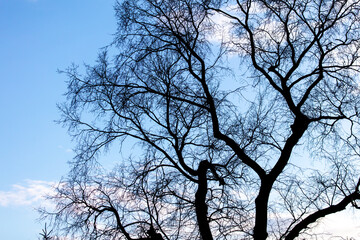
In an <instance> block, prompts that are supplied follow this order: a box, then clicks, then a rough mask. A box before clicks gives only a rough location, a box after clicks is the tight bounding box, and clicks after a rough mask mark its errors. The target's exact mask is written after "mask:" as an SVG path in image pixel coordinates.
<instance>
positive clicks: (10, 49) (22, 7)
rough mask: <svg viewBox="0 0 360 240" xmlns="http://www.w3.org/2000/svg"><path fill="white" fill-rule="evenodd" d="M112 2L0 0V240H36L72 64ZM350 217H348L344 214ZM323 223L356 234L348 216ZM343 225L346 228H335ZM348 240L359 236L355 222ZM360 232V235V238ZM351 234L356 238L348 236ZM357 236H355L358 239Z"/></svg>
mask: <svg viewBox="0 0 360 240" xmlns="http://www.w3.org/2000/svg"><path fill="white" fill-rule="evenodd" d="M113 4H114V1H113V0H0V81H1V85H0V86H1V87H0V91H1V94H0V111H1V112H0V114H1V116H0V161H1V168H0V238H1V239H9V240H27V239H29V240H30V239H31V240H33V239H37V237H39V235H38V233H39V232H40V231H41V228H42V224H40V223H37V222H36V218H37V217H38V215H37V213H36V211H34V208H36V207H38V206H39V205H40V204H41V203H43V201H42V198H41V195H42V194H43V193H46V192H47V191H48V190H49V184H51V183H54V182H56V181H58V180H59V179H60V178H61V176H63V175H65V174H66V172H67V170H68V168H67V161H69V160H71V158H72V157H73V152H72V151H71V148H73V146H74V143H72V142H71V141H70V137H69V136H68V134H67V132H66V129H64V128H62V127H61V126H60V125H57V124H56V123H55V122H54V120H56V119H58V118H59V112H58V110H57V108H56V104H57V103H59V102H61V101H63V100H64V99H63V96H62V94H63V93H64V92H65V91H66V84H65V80H66V76H64V75H60V74H58V73H57V69H65V68H66V67H67V66H69V65H71V63H77V64H80V65H81V64H82V63H85V62H86V63H92V62H93V61H94V60H95V59H96V55H97V52H98V50H99V49H100V48H101V47H103V46H105V45H107V44H108V43H110V42H111V40H112V34H113V33H114V32H115V29H116V21H115V18H114V11H113ZM346 214H349V213H346ZM346 214H343V215H334V216H333V217H332V218H331V219H329V220H328V222H326V224H323V226H325V227H327V228H328V229H329V228H331V229H336V228H338V230H339V232H347V233H349V232H351V231H352V230H354V226H355V225H354V222H356V221H357V220H359V217H358V218H357V219H355V220H354V221H353V223H352V225H351V223H350V222H349V221H350V220H349V217H348V215H346ZM339 222H340V223H344V225H342V224H339ZM355 227H356V229H355V231H356V232H355V233H354V234H358V233H359V232H360V226H359V225H358V224H357V225H356V226H355ZM359 234H360V233H359ZM354 236H355V235H354ZM356 236H358V237H360V235H356Z"/></svg>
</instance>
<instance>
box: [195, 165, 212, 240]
mask: <svg viewBox="0 0 360 240" xmlns="http://www.w3.org/2000/svg"><path fill="white" fill-rule="evenodd" d="M208 169H209V162H208V161H202V162H201V163H200V165H199V168H198V180H199V183H198V189H197V191H196V194H195V209H196V218H197V222H198V225H199V231H200V235H201V239H202V240H213V237H212V234H211V230H210V225H209V220H208V218H207V213H208V212H207V210H208V207H207V205H206V193H207V179H206V173H207V170H208Z"/></svg>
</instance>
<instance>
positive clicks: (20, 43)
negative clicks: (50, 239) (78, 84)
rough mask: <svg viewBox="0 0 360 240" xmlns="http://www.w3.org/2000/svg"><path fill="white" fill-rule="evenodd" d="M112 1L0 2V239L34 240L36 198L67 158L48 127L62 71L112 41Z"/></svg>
mask: <svg viewBox="0 0 360 240" xmlns="http://www.w3.org/2000/svg"><path fill="white" fill-rule="evenodd" d="M113 4H114V1H113V0H0V81H1V85H0V86H1V87H0V91H1V94H0V111H1V112H0V114H1V116H0V161H1V168H0V238H1V239H9V240H26V239H37V237H38V236H39V235H38V232H39V231H40V230H41V225H40V224H38V223H36V221H35V219H36V218H37V213H36V212H35V211H33V208H34V207H36V206H38V204H39V202H40V201H39V193H41V192H44V191H46V190H47V184H48V183H49V182H55V181H58V180H59V179H60V177H61V176H62V175H64V174H66V172H67V161H68V160H71V158H72V156H73V153H72V151H71V148H72V147H73V145H74V144H73V143H72V142H71V141H70V137H69V136H68V134H67V132H66V129H64V128H62V127H61V126H60V125H58V124H56V123H54V120H56V119H58V118H59V112H58V110H57V108H56V104H57V103H59V102H61V101H62V100H63V95H62V94H63V93H64V92H65V90H66V85H65V80H66V77H65V76H64V75H61V74H58V73H57V69H65V68H66V67H67V66H69V65H70V64H71V63H73V62H74V63H78V64H80V65H81V64H82V63H84V62H86V63H91V62H93V61H94V60H95V58H96V55H97V52H98V49H99V48H101V47H103V46H105V45H106V44H108V43H109V42H110V41H111V40H112V34H113V33H114V32H115V28H116V25H115V24H116V21H115V17H114V11H113Z"/></svg>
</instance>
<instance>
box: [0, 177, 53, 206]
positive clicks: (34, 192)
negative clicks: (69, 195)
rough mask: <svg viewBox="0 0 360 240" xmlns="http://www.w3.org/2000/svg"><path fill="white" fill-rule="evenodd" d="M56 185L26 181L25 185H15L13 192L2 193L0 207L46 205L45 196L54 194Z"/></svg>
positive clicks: (0, 193)
mask: <svg viewBox="0 0 360 240" xmlns="http://www.w3.org/2000/svg"><path fill="white" fill-rule="evenodd" d="M54 184H55V183H54V182H46V181H39V180H25V182H24V183H23V184H14V185H12V188H11V190H9V191H0V207H8V206H35V205H36V206H37V205H39V204H40V203H41V204H44V202H43V201H44V199H45V198H44V196H45V195H48V194H50V193H52V192H53V188H52V186H53V185H54Z"/></svg>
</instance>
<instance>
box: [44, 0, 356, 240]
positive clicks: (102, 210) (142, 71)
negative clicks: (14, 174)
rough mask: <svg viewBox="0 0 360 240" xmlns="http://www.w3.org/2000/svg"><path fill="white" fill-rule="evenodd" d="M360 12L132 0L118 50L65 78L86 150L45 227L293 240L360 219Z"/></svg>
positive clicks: (257, 2) (259, 0)
mask: <svg viewBox="0 0 360 240" xmlns="http://www.w3.org/2000/svg"><path fill="white" fill-rule="evenodd" d="M359 10H360V3H359V1H356V0H352V1H346V0H341V1H335V0H306V1H300V0H276V1H268V0H247V1H246V0H239V1H231V0H229V1H225V0H224V1H221V0H178V1H173V0H124V1H120V2H118V3H117V4H116V6H115V11H116V17H117V21H118V31H117V33H116V34H115V39H114V42H113V43H112V44H111V45H109V46H108V47H107V48H106V49H105V50H103V51H102V52H101V54H99V58H98V62H97V64H95V65H94V66H90V65H87V66H86V72H85V74H81V71H79V70H78V68H77V67H76V66H73V67H70V68H69V69H68V70H66V71H65V73H66V74H67V75H68V79H69V81H68V92H67V94H66V95H67V97H68V100H67V102H65V103H64V104H63V105H61V106H60V109H61V111H62V113H63V118H62V122H63V123H64V124H65V125H66V126H68V127H69V131H70V133H71V134H73V136H74V137H75V138H76V139H77V143H78V148H77V155H76V158H75V159H74V161H73V163H72V166H73V168H72V171H71V172H70V174H69V176H68V178H67V179H65V180H64V181H62V182H61V183H60V184H59V186H58V188H57V195H55V196H52V199H53V200H54V201H55V202H56V203H57V207H56V209H55V211H54V212H45V214H46V215H47V216H50V217H53V220H54V222H55V226H57V227H58V229H59V230H63V231H64V232H65V233H67V234H73V235H75V236H78V237H79V238H80V239H127V240H131V239H162V238H163V239H203V240H212V239H256V240H259V239H266V238H268V237H269V238H270V239H286V240H290V239H294V238H296V237H298V236H301V235H302V234H309V235H311V228H312V227H313V226H314V225H313V223H316V222H318V221H319V220H320V219H322V218H323V217H326V216H327V215H329V214H332V213H336V212H339V211H342V210H344V209H345V208H346V207H347V206H353V207H355V208H359V205H358V202H357V201H358V200H359V199H360V189H359V188H360V186H359V185H360V179H359V170H360V169H359V150H360V148H359V147H360V145H359V143H360V142H359V138H358V133H359V111H358V106H359V100H360V98H359V75H358V73H359V63H360V61H359V47H360V31H359V30H360V29H359V27H360V19H359V16H360V13H359ZM134 142H135V143H136V145H135V146H134V147H130V146H131V144H133V143H134ZM116 146H122V150H121V152H122V155H121V156H125V155H126V153H129V152H133V154H132V155H129V157H123V159H118V160H117V163H118V164H117V166H116V167H115V168H114V169H113V170H107V169H105V168H104V167H101V164H100V162H101V161H98V159H100V158H99V154H100V153H101V152H102V151H104V150H106V149H109V148H110V147H111V148H116ZM309 235H306V236H309Z"/></svg>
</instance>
